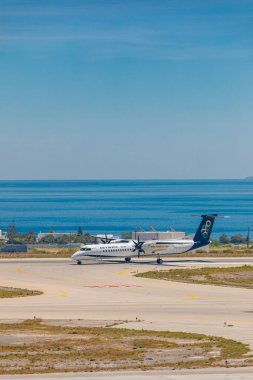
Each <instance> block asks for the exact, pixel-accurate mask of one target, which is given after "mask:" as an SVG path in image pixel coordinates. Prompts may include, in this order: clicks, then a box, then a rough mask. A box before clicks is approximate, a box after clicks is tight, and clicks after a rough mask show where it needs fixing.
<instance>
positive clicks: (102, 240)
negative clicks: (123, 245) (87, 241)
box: [91, 235, 116, 244]
mask: <svg viewBox="0 0 253 380" xmlns="http://www.w3.org/2000/svg"><path fill="white" fill-rule="evenodd" d="M91 236H92V237H94V238H95V239H96V240H97V239H99V240H100V241H101V242H102V243H103V244H110V243H111V241H113V240H116V239H115V238H108V236H107V235H105V237H103V238H102V237H100V236H94V235H91Z"/></svg>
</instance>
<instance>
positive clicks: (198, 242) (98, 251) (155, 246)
mask: <svg viewBox="0 0 253 380" xmlns="http://www.w3.org/2000/svg"><path fill="white" fill-rule="evenodd" d="M216 217H218V214H205V215H201V218H202V220H201V222H200V224H199V226H198V229H197V231H196V233H195V236H194V238H193V239H192V240H189V239H175V240H148V241H145V242H141V241H139V239H138V240H125V239H115V240H110V241H109V242H108V240H107V238H106V240H105V241H104V244H91V245H85V246H83V247H82V248H80V250H79V251H77V252H75V253H74V254H73V256H72V257H71V259H72V260H74V261H76V263H77V264H79V265H80V264H82V262H83V261H85V260H87V259H91V258H93V259H103V258H124V259H125V261H126V262H130V261H131V258H133V257H146V256H157V263H158V264H161V263H162V262H163V260H162V259H161V256H169V255H172V254H176V253H185V252H189V251H192V250H195V249H198V248H201V247H204V246H206V245H208V244H210V240H209V239H210V235H211V232H212V228H213V225H214V221H215V218H216Z"/></svg>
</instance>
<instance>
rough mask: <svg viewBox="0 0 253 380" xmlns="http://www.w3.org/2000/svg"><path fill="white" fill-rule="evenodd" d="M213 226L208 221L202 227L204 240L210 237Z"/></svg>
mask: <svg viewBox="0 0 253 380" xmlns="http://www.w3.org/2000/svg"><path fill="white" fill-rule="evenodd" d="M211 225H212V222H211V220H207V221H206V223H205V224H204V225H203V226H202V228H201V233H202V236H203V238H204V239H206V238H207V237H208V235H209V232H210V227H211Z"/></svg>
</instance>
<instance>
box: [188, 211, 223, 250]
mask: <svg viewBox="0 0 253 380" xmlns="http://www.w3.org/2000/svg"><path fill="white" fill-rule="evenodd" d="M217 216H218V214H206V215H201V218H202V220H201V222H200V224H199V226H198V229H197V232H196V234H195V236H194V238H193V240H194V242H195V243H196V245H198V247H203V246H205V245H208V244H209V243H210V240H209V239H210V236H211V232H212V229H213V225H214V221H215V218H216V217H217Z"/></svg>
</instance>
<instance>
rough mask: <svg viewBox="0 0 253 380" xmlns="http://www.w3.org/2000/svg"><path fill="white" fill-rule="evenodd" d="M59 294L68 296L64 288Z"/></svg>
mask: <svg viewBox="0 0 253 380" xmlns="http://www.w3.org/2000/svg"><path fill="white" fill-rule="evenodd" d="M59 295H60V297H68V292H67V291H66V290H60V291H59Z"/></svg>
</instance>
